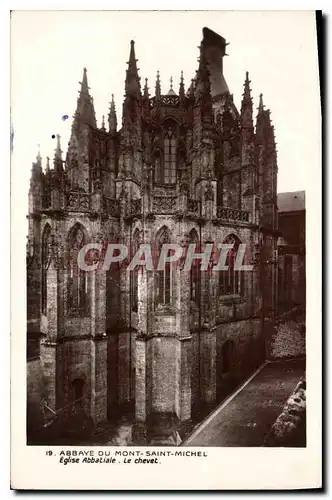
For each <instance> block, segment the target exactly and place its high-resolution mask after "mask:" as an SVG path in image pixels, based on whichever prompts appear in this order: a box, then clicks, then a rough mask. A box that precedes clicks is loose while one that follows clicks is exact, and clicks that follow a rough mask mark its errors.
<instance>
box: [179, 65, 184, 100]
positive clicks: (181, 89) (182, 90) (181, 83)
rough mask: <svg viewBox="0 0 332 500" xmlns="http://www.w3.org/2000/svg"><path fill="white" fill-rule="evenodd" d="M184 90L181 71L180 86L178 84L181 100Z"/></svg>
mask: <svg viewBox="0 0 332 500" xmlns="http://www.w3.org/2000/svg"><path fill="white" fill-rule="evenodd" d="M184 96H185V92H184V83H183V71H181V78H180V86H179V97H180V99H181V100H183V99H184Z"/></svg>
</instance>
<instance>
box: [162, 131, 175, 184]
mask: <svg viewBox="0 0 332 500" xmlns="http://www.w3.org/2000/svg"><path fill="white" fill-rule="evenodd" d="M175 182H176V137H175V134H174V132H173V130H172V128H171V127H169V129H168V131H167V132H166V134H165V138H164V183H165V184H175Z"/></svg>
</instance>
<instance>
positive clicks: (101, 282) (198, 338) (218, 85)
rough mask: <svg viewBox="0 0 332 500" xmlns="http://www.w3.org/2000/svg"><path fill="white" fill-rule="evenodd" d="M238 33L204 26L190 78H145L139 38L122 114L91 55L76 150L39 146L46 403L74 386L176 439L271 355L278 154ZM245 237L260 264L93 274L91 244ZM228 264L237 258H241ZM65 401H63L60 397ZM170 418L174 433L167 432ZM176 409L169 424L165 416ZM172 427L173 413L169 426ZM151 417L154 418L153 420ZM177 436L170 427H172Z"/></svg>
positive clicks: (36, 218)
mask: <svg viewBox="0 0 332 500" xmlns="http://www.w3.org/2000/svg"><path fill="white" fill-rule="evenodd" d="M225 49H226V41H225V39H224V38H223V37H221V36H219V35H218V34H216V33H214V32H212V31H211V30H209V29H208V28H204V29H203V40H202V43H201V46H200V59H199V67H198V71H197V73H196V77H195V78H194V79H193V80H192V83H191V85H190V87H189V88H188V90H187V91H185V88H184V82H183V78H182V77H181V80H180V86H179V90H178V93H176V92H175V91H174V89H173V87H172V83H171V88H170V90H169V91H168V93H166V94H163V93H162V91H161V83H160V79H159V74H158V75H157V80H156V85H155V95H154V96H153V97H151V96H150V94H149V89H148V83H147V81H146V82H145V86H144V88H143V89H142V88H141V84H140V78H139V76H138V70H137V64H136V63H137V61H136V57H135V49H134V42H133V41H132V42H131V47H130V56H129V63H128V69H127V72H126V81H125V98H124V103H123V113H122V127H121V128H120V130H118V128H117V119H116V112H115V106H114V101H113V99H112V102H111V107H110V110H109V115H108V127H107V129H106V126H105V123H104V120H103V124H102V127H101V128H97V126H96V118H95V112H94V106H93V99H92V97H91V95H90V93H89V87H88V83H87V72H86V70H85V69H84V74H83V79H82V83H81V90H80V93H79V97H78V102H77V110H76V114H75V116H74V120H73V125H72V133H71V139H70V143H69V146H68V151H67V155H66V158H65V161H64V160H63V157H62V152H61V147H60V138H59V137H58V144H57V148H56V151H55V157H54V167H53V168H52V169H51V168H50V165H49V159H48V160H47V165H46V168H45V169H43V168H42V161H41V158H40V155H39V154H38V156H37V160H36V162H35V163H34V164H33V167H32V176H31V185H30V192H29V237H28V252H27V278H28V343H29V341H30V340H31V339H40V363H41V369H42V372H43V380H44V388H43V390H44V398H45V400H46V401H47V405H48V406H49V407H51V408H53V409H54V411H57V410H60V409H61V411H66V408H70V405H71V403H72V402H73V401H74V400H80V401H82V404H83V407H84V409H85V411H86V412H87V413H88V415H89V416H91V417H92V419H93V421H94V423H95V424H96V425H97V424H99V423H101V422H103V421H105V420H106V419H111V418H112V417H113V416H114V415H115V414H118V412H119V411H120V412H121V411H127V410H128V411H133V412H134V416H135V421H136V429H135V430H136V432H134V435H135V436H136V438H135V439H136V440H137V442H140V441H141V442H148V443H150V444H151V443H157V442H158V443H167V444H175V443H176V432H175V431H176V426H177V424H178V423H179V422H183V421H186V420H188V419H190V418H191V417H192V415H193V414H194V412H195V411H196V409H197V408H199V407H200V406H201V405H204V404H205V405H213V404H214V403H215V402H216V401H217V400H218V397H219V394H221V393H222V388H223V386H224V385H225V384H227V381H228V380H229V379H230V378H231V377H237V376H238V375H240V374H241V373H247V372H250V371H252V370H253V369H254V368H255V367H256V366H258V365H259V363H261V362H262V361H263V360H264V357H265V343H266V341H267V340H268V339H269V336H270V335H271V332H272V331H273V324H274V316H275V302H276V288H275V282H276V276H275V273H276V265H275V263H276V255H277V254H276V250H277V234H278V233H277V203H276V192H277V191H276V186H277V182H276V180H277V159H276V147H275V139H274V128H273V126H272V125H271V120H270V112H269V110H266V109H264V105H263V100H262V96H260V103H259V108H258V113H257V118H256V126H255V127H254V121H253V105H252V98H251V89H250V81H249V76H248V73H247V74H246V78H245V83H244V93H243V99H242V104H241V109H240V111H238V110H237V108H236V106H235V104H234V102H233V97H232V95H231V93H230V92H229V90H228V87H227V84H226V81H225V78H224V75H223V64H222V62H223V57H224V55H225ZM88 242H98V243H102V244H105V245H106V244H107V243H108V242H116V243H123V244H125V245H127V247H128V248H129V249H130V253H134V250H135V249H137V248H139V246H140V244H145V243H153V248H154V251H155V252H156V253H158V249H159V247H160V245H161V244H162V243H165V242H166V243H177V244H181V245H182V246H183V247H184V249H185V248H187V247H188V244H189V243H190V242H191V243H196V246H197V251H198V252H203V251H204V249H205V246H206V245H207V244H208V243H211V242H214V243H223V242H226V243H230V242H231V243H232V244H234V248H235V249H237V248H238V245H239V244H240V243H245V244H246V255H245V262H246V263H247V264H250V265H252V266H253V270H252V271H247V272H242V273H239V272H236V271H234V269H233V267H232V265H230V270H229V271H227V272H226V271H221V272H214V271H213V268H212V267H211V266H210V267H209V269H208V271H205V272H203V271H202V272H201V271H199V270H197V267H193V268H192V270H190V271H186V270H185V269H184V268H183V266H182V265H181V264H178V263H174V264H171V265H170V266H169V267H168V268H166V269H165V271H158V270H155V269H147V268H145V267H144V266H138V267H137V268H136V269H135V270H134V271H130V272H129V271H128V270H126V269H125V268H124V266H121V265H119V266H112V267H111V269H110V270H109V271H103V270H102V269H101V268H100V267H98V268H97V269H96V270H95V271H91V272H87V273H84V272H83V271H80V270H79V269H78V268H77V254H78V252H79V250H80V248H82V246H83V245H84V244H85V243H88ZM228 259H229V260H228V262H230V263H231V257H230V256H229V257H228ZM63 409H64V410H63ZM158 422H159V423H160V425H161V426H163V425H164V429H165V428H167V429H168V430H167V432H166V431H165V432H164V435H163V436H160V435H158V431H156V429H158ZM165 423H166V424H165ZM159 427H160V426H159ZM149 428H150V429H153V431H151V432H150V433H149ZM165 436H166V437H165Z"/></svg>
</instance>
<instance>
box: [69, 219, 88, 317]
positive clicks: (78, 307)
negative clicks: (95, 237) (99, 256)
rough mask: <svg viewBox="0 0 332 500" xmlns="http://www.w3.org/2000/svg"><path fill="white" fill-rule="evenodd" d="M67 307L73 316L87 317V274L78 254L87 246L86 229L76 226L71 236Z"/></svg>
mask: <svg viewBox="0 0 332 500" xmlns="http://www.w3.org/2000/svg"><path fill="white" fill-rule="evenodd" d="M68 243H69V248H68V268H67V270H68V288H67V290H68V293H67V307H68V312H69V314H70V315H72V316H85V315H86V314H87V312H88V290H87V284H88V282H87V273H86V271H84V270H82V269H81V268H80V267H79V264H78V254H79V251H80V250H81V248H82V247H83V246H84V245H85V244H86V235H85V231H84V228H83V227H82V226H81V225H80V224H76V225H75V226H74V227H73V229H72V230H71V232H70V234H69V242H68Z"/></svg>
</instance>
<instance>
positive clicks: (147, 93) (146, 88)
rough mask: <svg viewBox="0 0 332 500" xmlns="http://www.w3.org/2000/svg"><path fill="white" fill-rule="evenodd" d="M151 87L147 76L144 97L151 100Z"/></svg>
mask: <svg viewBox="0 0 332 500" xmlns="http://www.w3.org/2000/svg"><path fill="white" fill-rule="evenodd" d="M149 97H150V95H149V87H148V79H147V78H145V85H144V99H146V100H147V101H148V100H149Z"/></svg>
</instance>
